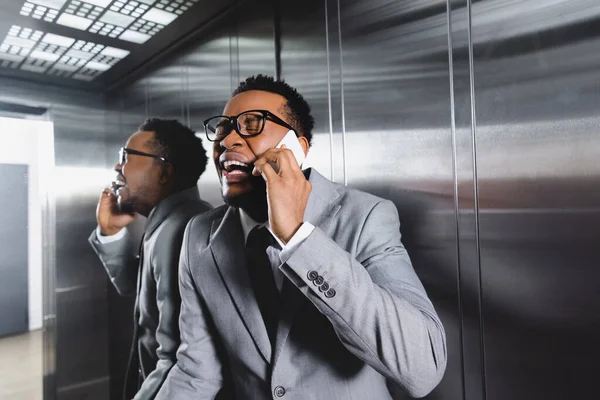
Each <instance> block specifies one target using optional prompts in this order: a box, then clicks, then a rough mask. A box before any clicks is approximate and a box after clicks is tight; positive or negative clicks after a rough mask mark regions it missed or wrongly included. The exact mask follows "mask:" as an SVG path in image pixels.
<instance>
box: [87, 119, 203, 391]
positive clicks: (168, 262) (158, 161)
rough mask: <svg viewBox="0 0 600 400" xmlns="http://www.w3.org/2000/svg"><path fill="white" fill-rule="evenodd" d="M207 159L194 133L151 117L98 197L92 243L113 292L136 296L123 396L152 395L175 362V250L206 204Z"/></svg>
mask: <svg viewBox="0 0 600 400" xmlns="http://www.w3.org/2000/svg"><path fill="white" fill-rule="evenodd" d="M206 162H207V157H206V151H205V150H204V148H203V147H202V140H201V139H200V138H198V137H196V136H195V132H194V131H192V130H191V129H189V128H188V127H186V126H184V125H182V124H181V123H179V122H178V121H175V120H162V119H150V120H148V121H146V122H145V123H144V124H143V125H142V126H140V128H139V131H138V132H136V133H134V134H133V135H131V137H130V138H129V140H128V141H127V143H126V147H124V148H122V149H121V151H120V153H119V163H118V164H117V165H116V166H115V171H116V172H117V178H116V181H115V182H113V187H112V188H107V189H105V190H104V191H103V192H102V195H101V196H100V201H99V202H98V208H97V210H96V218H97V221H98V228H97V229H96V230H95V231H94V232H93V233H92V235H91V236H90V238H89V242H90V244H91V245H92V247H93V248H94V250H95V251H96V253H97V254H98V257H100V260H101V261H102V263H103V264H104V267H105V268H106V271H107V272H108V275H109V276H110V279H111V281H112V283H113V284H114V286H115V288H116V289H117V291H118V292H119V293H120V294H122V295H128V294H136V296H137V297H136V301H135V308H134V337H133V344H132V349H131V354H130V359H129V366H128V370H127V379H126V383H125V399H131V398H134V399H136V400H145V399H153V398H154V396H155V395H156V393H157V392H158V390H159V388H160V385H161V384H162V382H163V381H164V380H165V378H166V376H167V374H168V373H169V370H170V369H171V367H172V366H173V364H174V363H175V360H176V358H175V353H176V351H177V348H178V346H179V340H180V339H179V327H178V320H179V306H180V302H181V300H180V296H179V289H178V285H177V282H178V279H177V268H178V263H179V253H180V250H181V243H182V239H183V232H184V229H185V226H186V224H187V222H188V221H189V220H190V218H191V217H193V216H194V215H196V214H198V213H201V212H204V211H206V210H209V209H210V208H211V206H210V205H209V204H208V203H206V202H203V201H202V200H200V197H199V194H198V188H197V182H198V178H199V177H200V175H201V174H202V173H203V172H204V170H205V168H206ZM136 213H137V214H140V215H143V216H144V217H147V218H148V221H147V225H146V229H145V231H144V236H143V239H142V243H141V245H140V251H139V259H138V258H136V257H135V256H134V255H133V254H135V252H134V251H133V250H134V249H133V248H132V246H135V245H134V243H133V240H132V237H131V236H130V234H129V233H128V231H127V229H124V228H125V227H126V226H127V225H128V224H130V223H131V222H133V221H134V220H135V218H136V217H135V215H136Z"/></svg>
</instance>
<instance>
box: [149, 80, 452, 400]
mask: <svg viewBox="0 0 600 400" xmlns="http://www.w3.org/2000/svg"><path fill="white" fill-rule="evenodd" d="M223 114H224V115H223V116H218V117H214V118H211V119H209V120H207V121H205V128H206V133H207V136H208V139H209V140H211V141H213V142H214V150H213V158H214V161H215V166H216V168H217V171H218V173H219V178H220V180H221V187H222V192H223V193H222V194H223V198H224V200H225V202H226V205H224V206H222V207H219V208H217V209H214V210H212V211H209V212H207V213H205V214H203V215H201V216H198V217H195V218H194V219H192V221H190V223H189V225H188V227H187V229H186V234H185V237H184V242H183V248H182V253H181V260H180V270H179V281H180V290H181V295H182V305H181V315H180V330H181V346H180V348H179V350H178V352H177V365H176V366H175V367H173V369H172V370H171V372H170V374H169V376H168V377H167V380H166V382H165V384H164V385H163V387H162V388H161V390H160V392H159V394H158V396H157V399H160V400H165V399H177V400H192V399H194V400H198V399H212V398H214V396H215V394H216V393H218V392H219V390H220V389H221V388H229V389H230V390H232V391H233V392H234V395H233V397H234V398H236V399H244V400H246V399H272V398H285V399H294V400H310V399H314V400H323V399H336V400H337V399H339V400H342V399H343V400H367V399H373V400H385V399H393V398H398V396H402V394H401V393H402V392H406V393H408V394H409V395H411V396H414V397H422V396H425V395H427V394H428V393H429V392H430V391H431V390H433V388H434V387H435V386H436V385H437V384H438V383H439V382H440V380H441V378H442V376H443V373H444V371H445V368H446V339H445V334H444V329H443V327H442V324H441V322H440V320H439V318H438V316H437V314H436V312H435V310H434V307H433V305H432V304H431V302H430V301H429V299H428V297H427V295H426V293H425V290H424V288H423V286H422V284H421V282H420V281H419V279H418V277H417V276H416V274H415V272H414V270H413V268H412V265H411V262H410V259H409V256H408V254H407V252H406V250H405V248H404V246H403V245H402V243H401V240H400V223H399V220H398V213H397V210H396V208H395V206H394V205H393V204H392V203H391V202H389V201H387V200H383V199H381V198H378V197H375V196H373V195H370V194H367V193H363V192H360V191H357V190H352V189H350V188H348V187H345V186H343V185H338V184H335V183H332V182H330V181H329V180H327V179H325V178H324V177H323V176H321V175H320V174H319V173H318V172H317V171H316V170H314V169H307V170H305V171H302V170H301V169H300V168H299V166H298V162H297V159H296V158H295V156H294V153H293V151H291V150H290V149H291V148H292V147H293V146H290V145H288V146H282V147H279V148H277V145H278V143H279V142H280V140H281V139H282V138H283V137H284V135H286V132H288V131H289V130H293V131H294V132H295V133H296V135H297V139H294V140H297V141H298V142H299V144H300V146H301V147H302V150H303V152H304V154H306V153H307V151H308V148H309V146H310V142H311V137H312V135H311V130H312V128H313V124H314V123H313V118H312V117H311V115H310V107H309V105H308V104H307V103H306V101H305V100H304V99H303V98H302V96H301V95H300V94H298V93H297V91H296V90H295V89H293V88H291V87H290V86H288V85H287V84H286V83H284V82H282V81H275V80H273V79H272V78H269V77H265V76H261V75H259V76H256V77H252V78H248V79H247V80H246V81H245V82H242V83H241V84H240V86H239V87H238V88H237V90H236V91H235V92H234V96H233V98H232V99H231V100H230V101H229V102H228V103H227V105H226V106H225V110H224V112H223ZM288 133H289V132H288ZM288 143H289V142H288ZM300 159H301V157H300Z"/></svg>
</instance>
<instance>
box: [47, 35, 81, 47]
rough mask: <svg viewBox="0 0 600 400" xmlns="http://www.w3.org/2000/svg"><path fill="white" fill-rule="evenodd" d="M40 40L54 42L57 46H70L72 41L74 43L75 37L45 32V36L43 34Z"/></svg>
mask: <svg viewBox="0 0 600 400" xmlns="http://www.w3.org/2000/svg"><path fill="white" fill-rule="evenodd" d="M42 42H44V43H50V44H55V45H57V46H63V47H70V46H71V45H72V44H73V43H75V39H73V38H70V37H67V36H61V35H55V34H53V33H47V34H46V36H44V37H43V38H42Z"/></svg>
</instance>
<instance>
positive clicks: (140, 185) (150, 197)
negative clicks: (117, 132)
mask: <svg viewBox="0 0 600 400" xmlns="http://www.w3.org/2000/svg"><path fill="white" fill-rule="evenodd" d="M154 138H155V133H154V132H149V131H138V132H135V133H134V134H133V135H131V137H130V138H129V140H127V143H126V144H125V147H127V148H130V149H134V150H138V151H142V152H145V153H149V154H155V152H156V150H155V149H153V148H152V147H151V146H150V145H149V142H150V141H151V140H153V139H154ZM114 170H115V172H116V173H117V177H116V180H117V181H122V182H123V183H124V184H125V185H124V186H123V187H121V188H120V189H119V190H118V196H117V195H115V194H114V193H113V191H112V189H111V188H106V189H104V191H102V195H101V196H100V200H99V201H98V206H97V208H96V220H97V221H98V226H99V227H100V230H101V232H102V234H103V235H107V236H109V235H114V234H116V233H117V232H119V231H120V230H121V229H123V228H124V227H125V226H127V225H128V224H130V223H131V222H133V221H134V220H135V213H138V214H140V215H143V216H145V217H148V215H149V214H150V211H152V209H153V208H154V207H156V205H157V204H158V203H159V202H160V201H161V200H163V199H164V198H166V197H167V196H169V195H171V194H173V193H174V191H175V185H174V180H173V168H172V166H171V165H170V164H165V163H162V162H160V161H157V160H155V159H153V158H151V157H144V156H140V155H133V154H128V155H127V162H126V163H125V164H123V165H122V164H117V165H115V168H114ZM119 202H120V203H123V204H126V205H128V208H130V209H132V210H133V211H134V212H135V213H134V212H131V213H129V212H121V211H119V207H118V203H119Z"/></svg>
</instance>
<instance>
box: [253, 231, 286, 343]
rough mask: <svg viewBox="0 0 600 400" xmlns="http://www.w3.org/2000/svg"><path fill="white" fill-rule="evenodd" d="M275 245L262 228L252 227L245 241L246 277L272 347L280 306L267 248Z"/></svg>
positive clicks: (272, 238)
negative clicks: (250, 284)
mask: <svg viewBox="0 0 600 400" xmlns="http://www.w3.org/2000/svg"><path fill="white" fill-rule="evenodd" d="M275 243H276V242H275V238H274V237H273V235H271V233H270V232H269V231H268V230H267V228H265V227H264V226H256V227H254V229H252V231H250V234H249V235H248V239H247V240H246V261H247V264H248V275H249V276H250V282H251V283H252V289H253V290H254V295H255V297H256V302H257V303H258V307H259V308H260V313H261V314H262V317H263V321H264V322H265V326H266V328H267V333H268V335H269V340H270V341H271V346H272V347H274V345H275V336H276V333H277V322H278V319H279V310H280V306H281V305H280V299H279V291H278V290H277V286H276V284H275V277H274V276H273V270H272V266H271V261H270V260H269V256H268V255H267V248H268V247H269V246H273V245H275Z"/></svg>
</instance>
